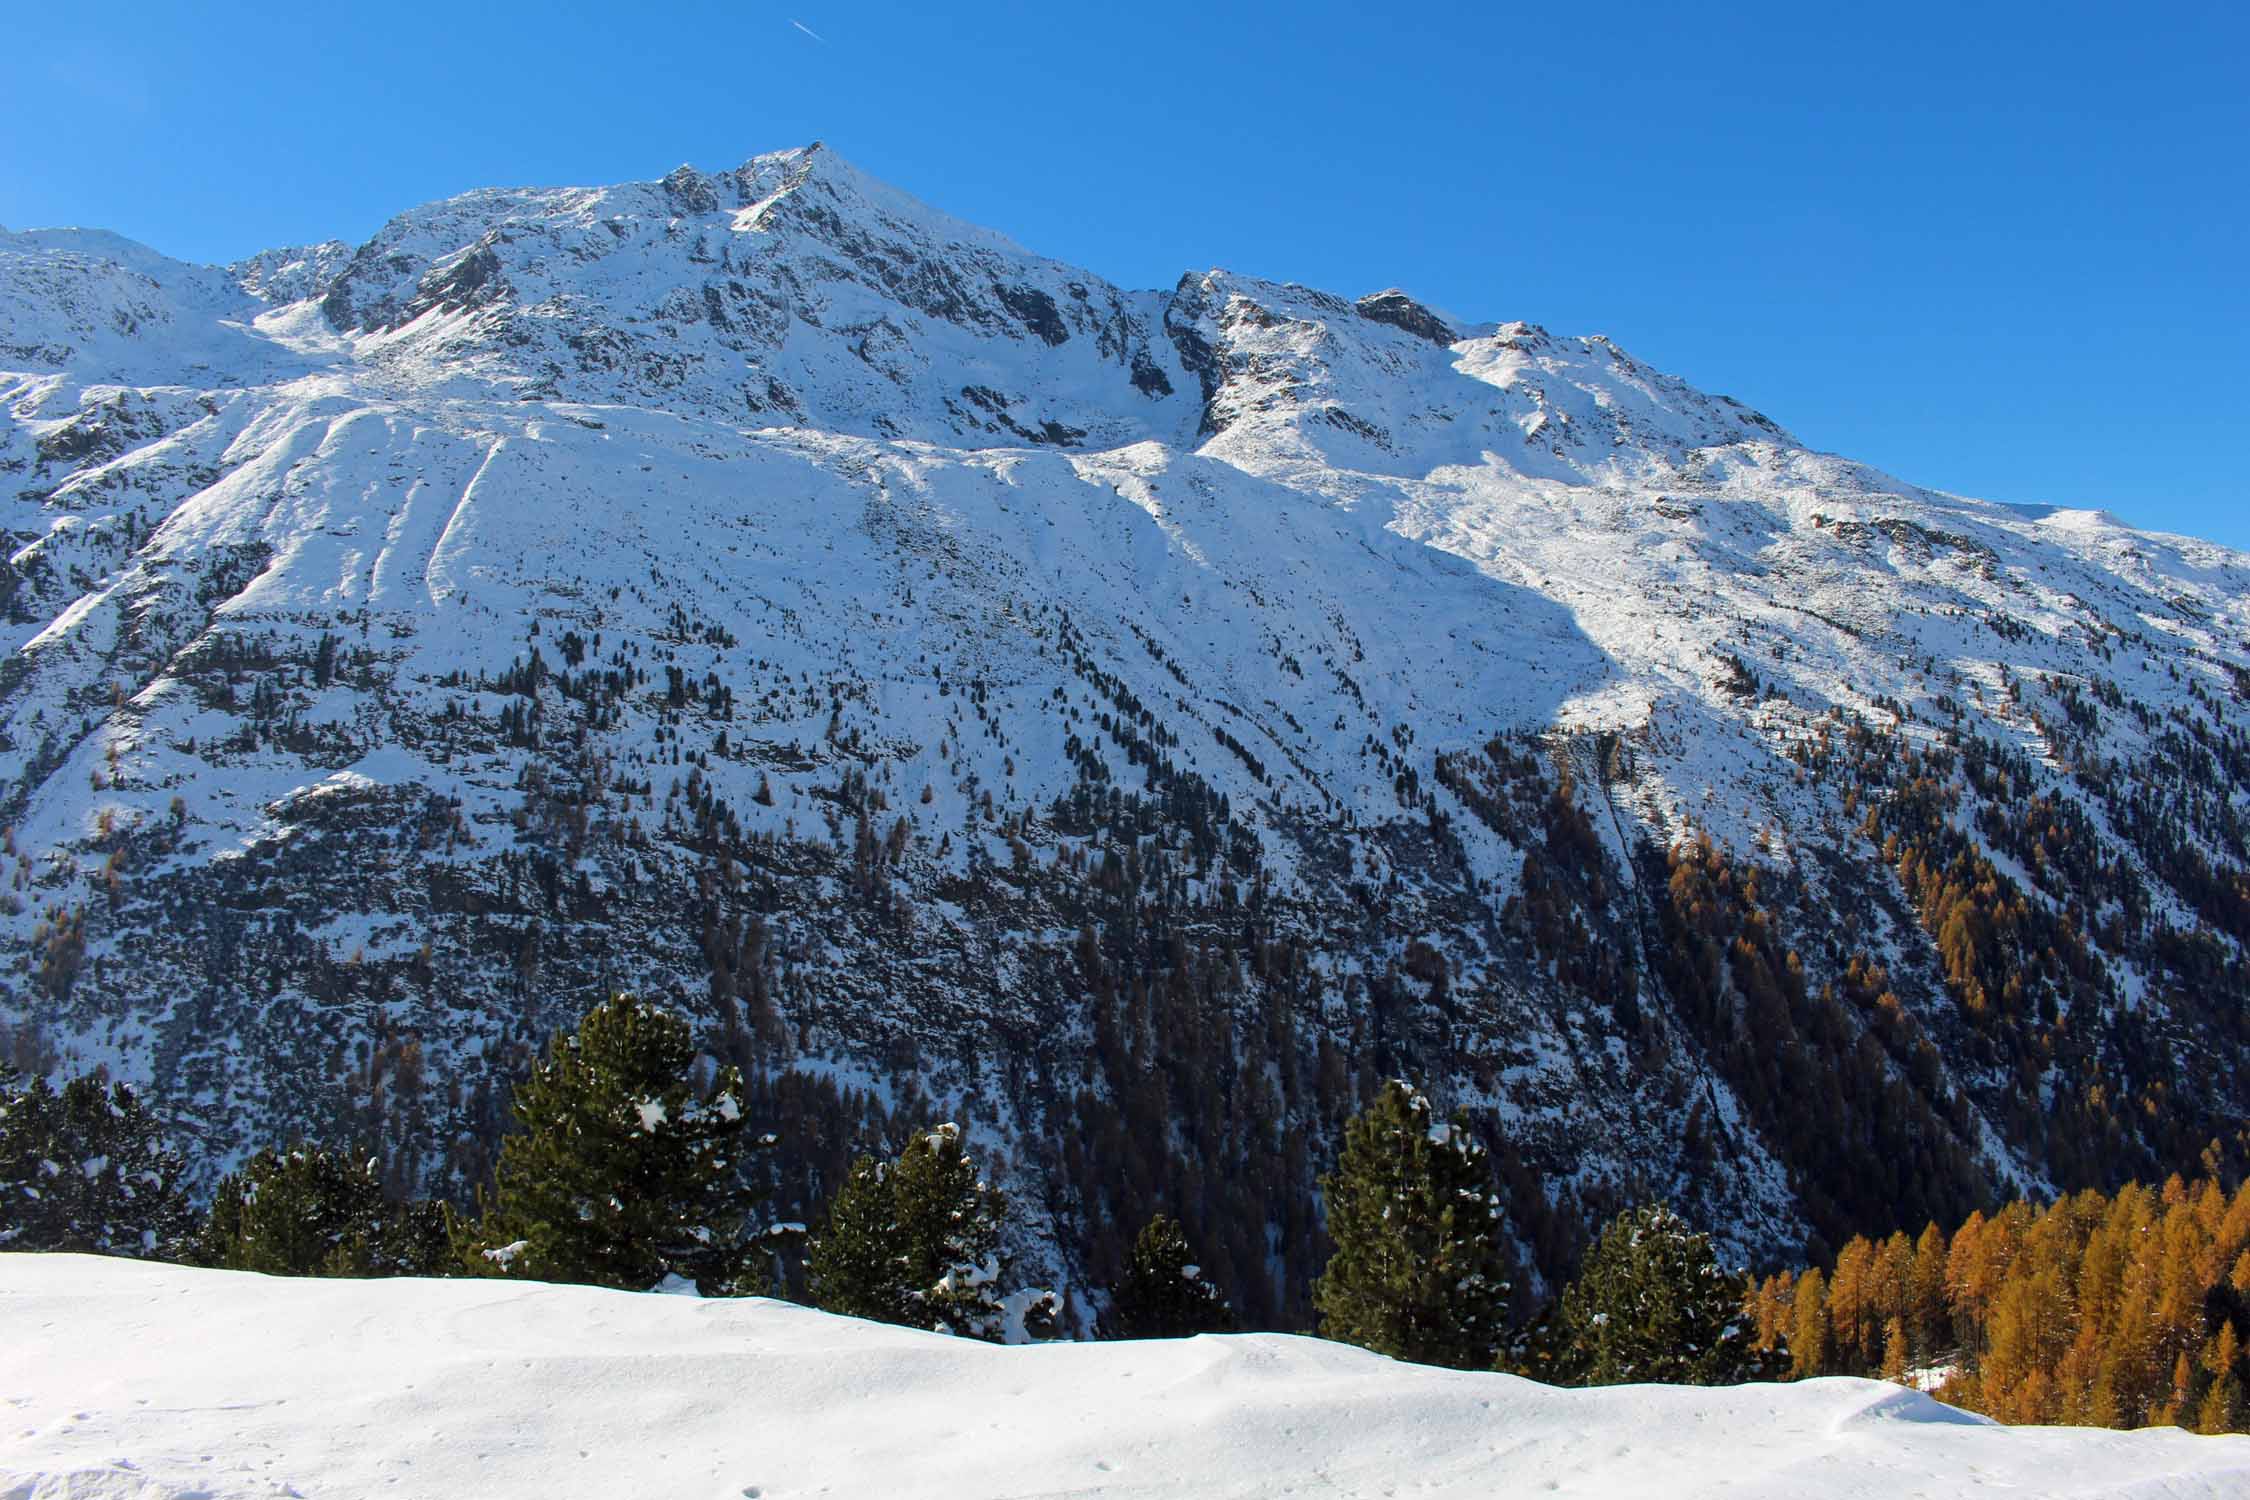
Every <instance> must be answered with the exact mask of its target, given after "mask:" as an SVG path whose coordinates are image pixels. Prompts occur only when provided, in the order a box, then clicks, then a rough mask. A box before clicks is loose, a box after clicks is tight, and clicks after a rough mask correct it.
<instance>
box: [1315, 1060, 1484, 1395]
mask: <svg viewBox="0 0 2250 1500" xmlns="http://www.w3.org/2000/svg"><path fill="white" fill-rule="evenodd" d="M1320 1186H1321V1193H1322V1196H1323V1198H1324V1199H1325V1202H1326V1208H1327V1213H1328V1233H1329V1235H1330V1237H1331V1238H1333V1239H1334V1240H1335V1242H1336V1253H1335V1254H1334V1256H1333V1257H1331V1258H1330V1260H1329V1262H1328V1266H1327V1269H1326V1270H1324V1271H1322V1272H1321V1275H1320V1279H1319V1280H1318V1281H1317V1282H1316V1283H1315V1284H1314V1287H1313V1305H1314V1306H1315V1307H1316V1308H1317V1309H1318V1310H1319V1312H1320V1332H1321V1336H1322V1337H1323V1338H1332V1339H1341V1340H1342V1341H1344V1342H1346V1343H1351V1344H1359V1345H1361V1346H1363V1347H1365V1348H1368V1349H1373V1350H1375V1351H1376V1352H1377V1353H1379V1354H1388V1355H1391V1356H1392V1357H1394V1358H1397V1359H1405V1360H1412V1361H1414V1362H1415V1363H1418V1364H1432V1365H1451V1366H1454V1367H1456V1368H1459V1369H1484V1368H1488V1367H1490V1365H1491V1364H1492V1360H1493V1355H1494V1352H1495V1351H1496V1350H1497V1348H1498V1347H1499V1344H1500V1338H1501V1334H1502V1332H1503V1330H1504V1329H1505V1326H1506V1317H1507V1296H1508V1279H1507V1264H1506V1259H1505V1253H1504V1251H1503V1250H1502V1248H1501V1241H1500V1230H1501V1219H1500V1199H1499V1196H1498V1194H1497V1193H1495V1192H1494V1191H1493V1185H1492V1181H1491V1171H1490V1168H1489V1167H1488V1166H1487V1164H1486V1160H1485V1152H1484V1148H1483V1147H1482V1146H1481V1145H1479V1144H1478V1143H1477V1141H1476V1138H1475V1137H1474V1136H1472V1135H1471V1134H1470V1133H1469V1128H1468V1119H1467V1117H1466V1116H1465V1115H1463V1114H1460V1113H1458V1112H1457V1113H1456V1114H1455V1115H1454V1117H1453V1119H1452V1120H1451V1121H1450V1122H1444V1121H1439V1120H1438V1119H1436V1117H1435V1116H1434V1114H1433V1112H1432V1111H1431V1108H1430V1101H1429V1100H1428V1099H1426V1098H1424V1097H1423V1096H1422V1095H1421V1094H1420V1093H1419V1092H1417V1091H1416V1090H1414V1089H1413V1088H1411V1087H1409V1086H1408V1085H1406V1084H1405V1083H1402V1082H1398V1081H1395V1080H1394V1081H1393V1082H1390V1083H1387V1084H1385V1085H1384V1086H1383V1091H1382V1093H1381V1094H1379V1095H1378V1096H1377V1097H1376V1099H1375V1102H1374V1103H1372V1104H1371V1105H1369V1106H1368V1107H1367V1109H1366V1110H1364V1111H1363V1112H1361V1113H1360V1114H1359V1115H1357V1116H1355V1117H1354V1118H1353V1119H1352V1121H1351V1122H1350V1123H1349V1124H1348V1125H1347V1126H1346V1127H1345V1130H1344V1149H1343V1154H1342V1157H1341V1159H1340V1160H1339V1162H1338V1163H1337V1167H1336V1170H1335V1171H1334V1172H1332V1173H1329V1174H1328V1175H1327V1176H1325V1177H1323V1178H1322V1179H1321V1182H1320Z"/></svg>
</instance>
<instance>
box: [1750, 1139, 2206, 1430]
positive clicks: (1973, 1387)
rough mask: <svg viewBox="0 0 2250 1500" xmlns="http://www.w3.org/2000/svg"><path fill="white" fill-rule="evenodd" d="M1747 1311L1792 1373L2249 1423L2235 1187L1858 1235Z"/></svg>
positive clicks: (2200, 1186)
mask: <svg viewBox="0 0 2250 1500" xmlns="http://www.w3.org/2000/svg"><path fill="white" fill-rule="evenodd" d="M1749 1310H1750V1314H1751V1319H1752V1322H1753V1323H1754V1325H1755V1329H1756V1337H1757V1342H1758V1345H1759V1347H1761V1348H1763V1349H1767V1350H1771V1351H1776V1352H1785V1353H1786V1354H1787V1356H1788V1360H1789V1366H1790V1370H1791V1373H1792V1374H1794V1375H1797V1376H1811V1375H1879V1376H1882V1377H1884V1378H1886V1379H1893V1380H1905V1379H1909V1378H1915V1379H1918V1380H1919V1381H1920V1383H1923V1384H1926V1385H1929V1386H1930V1387H1931V1388H1932V1389H1933V1393H1934V1394H1936V1395H1937V1396H1938V1397H1939V1398H1940V1399H1941V1400H1945V1401H1950V1402H1952V1403H1954V1404H1955V1405H1958V1406H1962V1407H1966V1408H1968V1409H1969V1410H1971V1411H1977V1412H1982V1413H1983V1414H1985V1415H1987V1416H1990V1417H1993V1418H1996V1419H1998V1420H2000V1421H2003V1422H2012V1423H2065V1424H2070V1425H2075V1426H2093V1427H2146V1426H2165V1425H2178V1426H2182V1427H2190V1428H2193V1429H2195V1430H2196V1431H2198V1432H2243V1431H2250V1403H2246V1401H2245V1390H2244V1386H2245V1378H2246V1376H2250V1362H2246V1361H2245V1359H2244V1357H2243V1349H2244V1344H2245V1342H2246V1340H2250V1184H2246V1185H2244V1186H2242V1187H2239V1188H2237V1189H2236V1190H2235V1191H2234V1192H2233V1194H2232V1195H2231V1196H2230V1195H2229V1194H2228V1193H2227V1192H2226V1191H2225V1190H2224V1189H2223V1188H2222V1187H2221V1186H2220V1185H2219V1184H2218V1183H2217V1182H2216V1181H2213V1180H2209V1179H2206V1180H2204V1181H2201V1182H2198V1183H2194V1184H2189V1183H2186V1182H2183V1181H2182V1180H2181V1179H2180V1178H2178V1177H2173V1178H2172V1179H2170V1180H2169V1181H2167V1182H2166V1183H2165V1184H2164V1186H2163V1187H2162V1188H2157V1189H2151V1188H2148V1187H2144V1186H2141V1185H2139V1184H2134V1185H2131V1186H2128V1187H2126V1188H2124V1189H2122V1190H2120V1191H2119V1192H2118V1193H2116V1194H2115V1195H2114V1196H2105V1195H2103V1194H2101V1193H2098V1192H2091V1191H2089V1192H2083V1193H2074V1194H2071V1195H2069V1196H2067V1197H2063V1198H2060V1199H2057V1200H2056V1201H2055V1202H2053V1203H2051V1204H2049V1205H2047V1206H2046V1207H2044V1208H2041V1207H2037V1206H2035V1205H2033V1204H2031V1203H2029V1202H2025V1201H2021V1200H2019V1201H2017V1202H2014V1203H2010V1204H2009V1205H2007V1207H2005V1208H2003V1209H2001V1210H1999V1211H1998V1212H1996V1213H1994V1214H1992V1215H1991V1216H1990V1217H1987V1216H1986V1215H1984V1214H1983V1213H1973V1214H1971V1215H1969V1217H1968V1218H1967V1219H1966V1220H1965V1221H1963V1222H1962V1224H1961V1225H1960V1226H1959V1227H1958V1228H1957V1229H1956V1230H1954V1232H1953V1233H1952V1234H1950V1235H1948V1234H1946V1233H1945V1232H1944V1231H1942V1230H1941V1229H1939V1228H1938V1226H1937V1225H1935V1224H1931V1225H1930V1226H1929V1227H1927V1228H1926V1229H1924V1230H1923V1231H1922V1233H1921V1235H1920V1237H1919V1238H1915V1239H1909V1238H1908V1237H1907V1236H1906V1235H1905V1234H1903V1233H1900V1234H1894V1235H1892V1236H1891V1237H1890V1238H1889V1239H1887V1240H1883V1241H1880V1242H1877V1241H1873V1240H1869V1239H1866V1238H1864V1237H1862V1238H1855V1239H1853V1240H1851V1241H1850V1242H1849V1243H1847V1244H1846V1245H1845V1246H1844V1248H1843V1250H1842V1251H1841V1252H1840V1253H1839V1254H1838V1255H1837V1257H1836V1259H1835V1261H1834V1263H1833V1264H1831V1265H1829V1266H1827V1267H1825V1268H1823V1267H1819V1266H1815V1267H1812V1268H1809V1269H1806V1270H1803V1271H1801V1272H1784V1273H1781V1274H1778V1275H1775V1276H1770V1277H1768V1278H1766V1279H1765V1280H1764V1281H1763V1282H1761V1283H1760V1284H1759V1285H1758V1287H1757V1289H1756V1291H1755V1292H1754V1294H1753V1295H1752V1297H1751V1301H1750V1308H1749Z"/></svg>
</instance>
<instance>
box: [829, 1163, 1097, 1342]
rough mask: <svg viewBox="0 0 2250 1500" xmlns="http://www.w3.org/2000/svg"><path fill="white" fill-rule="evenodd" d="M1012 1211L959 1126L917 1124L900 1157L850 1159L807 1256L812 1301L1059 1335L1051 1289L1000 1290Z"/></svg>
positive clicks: (989, 1331) (1000, 1338)
mask: <svg viewBox="0 0 2250 1500" xmlns="http://www.w3.org/2000/svg"><path fill="white" fill-rule="evenodd" d="M1006 1216H1007V1200H1006V1199H1005V1197H1003V1195H1002V1194H1001V1192H1000V1190H999V1189H998V1188H995V1187H993V1186H992V1185H991V1184H990V1183H987V1182H985V1181H983V1180H982V1179H981V1178H979V1177H978V1175H977V1169H976V1163H975V1162H974V1161H972V1160H971V1159H970V1157H969V1154H968V1150H967V1147H966V1145H965V1143H964V1142H963V1140H962V1136H961V1127H960V1126H958V1125H954V1124H951V1123H947V1124H943V1125H938V1126H935V1127H933V1128H932V1129H929V1130H925V1131H921V1132H918V1133H917V1134H916V1135H915V1136H914V1137H913V1138H912V1139H911V1140H909V1141H908V1142H907V1145H906V1149H905V1150H904V1151H902V1152H900V1153H899V1156H898V1159H897V1160H896V1161H893V1162H890V1163H887V1164H884V1163H878V1162H876V1161H874V1160H873V1159H872V1158H869V1157H864V1156H863V1157H861V1158H860V1159H859V1160H858V1161H857V1162H855V1163H854V1164H853V1166H852V1170H851V1173H850V1175H849V1176H848V1177H847V1178H846V1179H845V1181H844V1186H843V1188H842V1189H841V1190H840V1191H839V1192H838V1193H837V1195H836V1201H835V1202H834V1203H833V1204H831V1205H830V1208H829V1212H828V1216H827V1220H826V1222H825V1223H824V1224H823V1225H822V1226H821V1230H820V1233H819V1234H817V1235H815V1236H814V1237H813V1241H812V1244H811V1246H810V1249H809V1251H808V1253H807V1258H806V1270H807V1274H808V1277H809V1281H810V1285H811V1288H812V1293H813V1299H814V1301H815V1302H816V1303H817V1304H818V1305H819V1306H821V1307H823V1308H825V1309H827V1310H828V1311H830V1312H839V1313H847V1314H850V1315H851V1316H853V1317H862V1318H874V1319H877V1320H879V1321H882V1322H886V1323H901V1324H905V1325H906V1326H908V1327H914V1328H930V1329H935V1330H936V1331H938V1332H941V1333H952V1334H958V1335H961V1336H962V1337H965V1338H978V1339H986V1340H990V1341H992V1342H995V1343H1018V1342H1022V1341H1024V1340H1026V1339H1034V1338H1048V1337H1052V1336H1053V1334H1054V1332H1055V1322H1056V1318H1057V1316H1058V1314H1059V1312H1060V1302H1059V1299H1057V1298H1056V1296H1055V1295H1054V1293H1052V1292H1049V1291H1044V1290H1038V1289H1019V1290H1017V1291H1015V1292H1010V1293H1002V1292H1001V1290H1000V1284H1001V1281H1002V1280H1003V1277H1004V1273H1005V1269H1006V1266H1005V1260H1004V1258H1003V1257H1002V1255H1001V1253H1000V1230H1001V1226H1002V1224H1003V1222H1004V1221H1005V1219H1006Z"/></svg>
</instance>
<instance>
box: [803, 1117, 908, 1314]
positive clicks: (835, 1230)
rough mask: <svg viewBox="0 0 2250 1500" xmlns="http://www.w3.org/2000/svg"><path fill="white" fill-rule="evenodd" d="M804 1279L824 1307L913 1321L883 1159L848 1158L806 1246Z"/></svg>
mask: <svg viewBox="0 0 2250 1500" xmlns="http://www.w3.org/2000/svg"><path fill="white" fill-rule="evenodd" d="M805 1284H806V1287H807V1289H808V1290H809V1291H810V1292H811V1294H812V1299H813V1304H814V1306H816V1307H820V1308H823V1309H825V1310H826V1311H828V1312H832V1313H841V1314H843V1315H844V1316H846V1317H850V1318H871V1319H873V1320H874V1321H876V1322H878V1323H911V1322H913V1321H914V1315H913V1309H912V1308H911V1307H910V1306H909V1305H908V1303H907V1298H906V1258H905V1257H904V1256H903V1255H902V1254H900V1252H899V1242H898V1202H897V1199H896V1198H894V1197H893V1196H892V1194H891V1184H890V1166H889V1164H888V1163H887V1162H879V1161H877V1160H875V1158H873V1157H872V1156H862V1157H860V1158H859V1159H858V1160H857V1161H855V1162H853V1163H852V1166H851V1171H850V1173H849V1174H847V1175H846V1176H845V1178H844V1185H843V1186H842V1187H841V1188H839V1189H837V1192H836V1197H835V1199H834V1201H832V1202H831V1203H830V1204H829V1206H828V1216H827V1218H826V1219H825V1220H824V1221H823V1222H822V1224H821V1226H820V1230H819V1232H818V1233H816V1234H815V1235H813V1237H812V1241H811V1243H810V1245H808V1246H807V1248H806V1252H805Z"/></svg>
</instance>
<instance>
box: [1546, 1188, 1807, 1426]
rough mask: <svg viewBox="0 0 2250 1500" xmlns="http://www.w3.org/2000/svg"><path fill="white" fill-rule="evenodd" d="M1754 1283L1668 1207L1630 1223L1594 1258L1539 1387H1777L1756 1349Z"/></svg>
mask: <svg viewBox="0 0 2250 1500" xmlns="http://www.w3.org/2000/svg"><path fill="white" fill-rule="evenodd" d="M1748 1293H1749V1287H1748V1284H1747V1278H1746V1277H1744V1276H1743V1275H1741V1274H1739V1273H1730V1272H1728V1271H1726V1270H1724V1269H1723V1268H1721V1266H1720V1265H1719V1261H1718V1257H1717V1256H1716V1255H1715V1254H1714V1253H1713V1252H1712V1249H1711V1240H1710V1237H1709V1236H1708V1235H1703V1234H1698V1233H1696V1232H1695V1231H1694V1230H1692V1229H1690V1228H1689V1227H1688V1225H1687V1222H1686V1221H1685V1220H1683V1219H1681V1218H1680V1217H1679V1216H1678V1215H1677V1214H1675V1213H1673V1212H1672V1211H1671V1210H1670V1209H1668V1208H1665V1207H1663V1206H1662V1205H1660V1204H1649V1205H1647V1206H1645V1207H1642V1208H1638V1209H1635V1210H1633V1211H1632V1212H1631V1213H1626V1214H1620V1215H1619V1216H1618V1217H1617V1218H1615V1219H1613V1220H1611V1221H1610V1224H1609V1227H1608V1228H1607V1229H1605V1230H1603V1231H1602V1237H1601V1238H1600V1240H1598V1241H1597V1242H1596V1243H1595V1245H1594V1248H1593V1249H1592V1250H1590V1251H1588V1252H1587V1255H1586V1260H1585V1263H1584V1265H1582V1266H1581V1267H1580V1268H1579V1272H1578V1279H1577V1280H1575V1281H1573V1282H1572V1283H1571V1284H1570V1286H1569V1287H1568V1288H1567V1289H1566V1290H1565V1291H1564V1292H1563V1295H1562V1297H1561V1299H1560V1301H1559V1302H1558V1304H1557V1306H1556V1310H1555V1314H1554V1317H1553V1319H1552V1323H1551V1331H1550V1332H1548V1333H1547V1334H1546V1335H1545V1340H1544V1341H1545V1343H1546V1344H1547V1346H1548V1347H1549V1348H1551V1350H1552V1351H1553V1354H1552V1359H1551V1364H1550V1368H1549V1369H1547V1370H1546V1371H1543V1372H1541V1373H1540V1374H1539V1378H1541V1379H1545V1380H1550V1381H1553V1382H1554V1383H1556V1384H1563V1385H1620V1384H1624V1383H1627V1382H1637V1381H1662V1382H1665V1383H1667V1384H1672V1385H1725V1384H1731V1383H1734V1382H1738V1381H1743V1380H1758V1379H1765V1378H1769V1377H1770V1376H1771V1375H1772V1374H1773V1373H1775V1369H1776V1367H1777V1366H1778V1360H1776V1359H1773V1358H1771V1357H1769V1356H1767V1355H1763V1354H1761V1353H1759V1352H1758V1351H1757V1350H1756V1349H1755V1348H1754V1347H1753V1339H1752V1336H1751V1328H1750V1324H1749V1320H1748V1318H1747V1316H1746V1315H1745V1312H1744V1305H1745V1303H1746V1301H1747V1299H1748Z"/></svg>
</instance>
